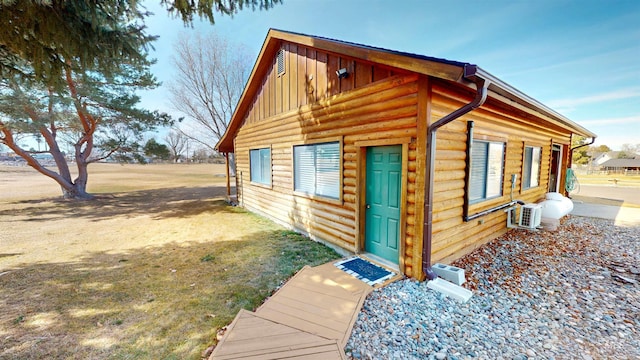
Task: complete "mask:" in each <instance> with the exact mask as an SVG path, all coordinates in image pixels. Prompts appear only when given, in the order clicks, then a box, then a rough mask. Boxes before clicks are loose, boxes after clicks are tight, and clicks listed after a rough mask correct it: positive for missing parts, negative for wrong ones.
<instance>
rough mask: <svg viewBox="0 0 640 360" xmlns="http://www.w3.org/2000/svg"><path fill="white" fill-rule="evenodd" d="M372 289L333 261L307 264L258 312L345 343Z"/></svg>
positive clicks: (275, 320) (268, 317) (276, 320)
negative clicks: (315, 265)
mask: <svg viewBox="0 0 640 360" xmlns="http://www.w3.org/2000/svg"><path fill="white" fill-rule="evenodd" d="M327 265H328V266H327ZM372 289H373V288H372V287H371V286H369V285H367V284H365V283H363V282H362V281H360V280H358V279H355V278H353V277H352V276H350V275H348V274H346V273H344V272H343V271H341V270H340V269H338V268H336V267H335V266H333V264H325V265H321V266H318V267H315V268H309V267H305V268H303V269H302V270H301V271H299V272H298V274H296V275H295V276H294V277H293V278H291V279H290V280H289V281H288V282H287V283H286V284H285V285H284V286H283V287H282V288H281V289H280V290H278V292H277V293H276V294H274V295H273V296H272V297H271V298H269V299H268V300H267V301H266V302H265V303H264V304H263V305H262V306H261V307H260V308H259V309H258V310H256V313H257V314H258V315H260V316H261V317H263V318H265V319H269V320H271V321H274V322H276V323H280V324H284V325H287V326H290V327H293V328H295V329H298V330H302V331H305V332H308V333H310V334H314V335H317V336H321V337H323V338H326V339H331V340H337V341H338V343H339V344H340V345H342V346H344V345H345V344H346V342H347V340H349V336H350V335H351V329H352V328H353V324H354V323H355V320H356V318H357V316H358V313H359V311H360V308H361V307H362V304H363V302H364V299H365V298H366V296H367V295H368V294H369V292H371V290H372Z"/></svg>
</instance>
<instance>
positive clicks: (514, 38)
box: [143, 0, 640, 149]
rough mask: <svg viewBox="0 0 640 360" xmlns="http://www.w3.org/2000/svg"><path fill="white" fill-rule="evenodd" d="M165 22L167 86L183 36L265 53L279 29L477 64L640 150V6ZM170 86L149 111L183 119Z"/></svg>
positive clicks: (633, 2) (307, 13) (246, 15)
mask: <svg viewBox="0 0 640 360" xmlns="http://www.w3.org/2000/svg"><path fill="white" fill-rule="evenodd" d="M157 3H159V0H153V1H146V2H145V5H146V6H147V7H148V9H149V10H151V11H153V12H154V13H155V15H154V16H153V17H152V18H150V19H148V21H147V25H148V26H149V33H150V34H155V35H159V36H160V39H159V40H158V41H157V42H156V43H155V48H156V49H155V51H153V52H152V56H153V57H154V58H156V59H157V61H158V62H157V64H156V65H155V66H154V67H153V72H154V74H155V75H156V76H157V77H158V79H159V80H160V81H162V82H164V83H167V82H170V81H171V79H172V78H173V77H174V76H175V73H174V71H173V69H172V61H171V57H172V53H173V44H174V43H175V41H176V40H177V38H178V36H179V34H180V33H187V34H189V33H194V32H201V33H205V34H206V33H210V32H216V33H218V34H219V35H222V36H224V37H226V38H227V39H229V41H231V42H234V43H237V44H242V45H244V46H246V47H247V48H248V50H249V53H250V54H251V56H252V59H251V62H253V61H255V58H256V57H257V55H258V52H259V51H260V48H261V46H262V43H263V41H264V39H265V37H266V34H267V31H268V30H269V28H277V29H282V30H288V31H294V32H301V33H305V34H310V35H318V36H324V37H329V38H336V39H340V40H346V41H352V42H357V43H363V44H367V45H372V46H378V47H384V48H389V49H393V50H399V51H406V52H412V53H418V54H422V55H428V56H435V57H442V58H447V59H451V60H457V61H462V62H470V63H475V64H477V65H479V66H480V67H482V68H483V69H485V70H486V71H489V72H490V73H492V74H493V75H495V76H497V77H499V78H500V79H502V80H504V81H506V82H507V83H509V84H511V85H512V86H515V87H516V88H518V89H519V90H521V91H522V92H524V93H526V94H527V95H529V96H531V97H533V98H535V99H537V100H539V101H541V102H542V103H544V104H545V105H547V106H549V107H551V108H553V109H555V110H556V111H558V112H560V113H561V114H563V115H565V116H567V117H568V118H570V119H572V120H573V121H575V122H577V123H579V124H581V125H583V126H585V127H586V128H588V129H589V130H591V131H593V132H595V133H596V134H598V139H597V141H596V145H601V144H605V145H608V146H610V147H612V148H613V149H619V147H620V146H621V145H622V144H624V143H631V144H640V1H637V0H625V1H615V0H614V1H605V0H602V1H595V0H583V1H575V0H570V1H561V0H555V1H551V0H536V1H534V0H530V1H524V0H520V1H518V0H516V1H502V0H501V1H498V0H488V1H486V0H485V1H473V0H467V1H457V0H456V1H451V0H449V1H440V2H436V1H381V0H353V1H348V0H284V2H283V4H280V5H276V6H275V7H274V8H273V9H271V10H269V11H255V12H252V11H251V10H249V11H246V10H245V11H243V12H241V13H238V14H237V15H235V16H234V17H233V18H230V17H224V16H218V17H217V18H216V24H215V25H210V24H209V23H208V22H200V21H197V22H196V23H195V24H194V26H193V28H189V27H185V26H184V25H183V24H182V22H181V21H180V20H177V19H170V18H169V16H168V15H167V13H166V11H164V10H162V9H161V8H159V7H158V5H157ZM168 97H169V94H168V92H167V91H166V89H165V88H164V87H160V88H159V89H156V90H154V91H152V92H147V93H144V94H143V105H144V106H146V107H148V108H150V109H158V110H162V111H167V112H169V113H172V114H175V115H177V116H178V115H179V113H176V112H175V111H173V110H172V109H171V108H170V107H169V105H168V104H169V101H168Z"/></svg>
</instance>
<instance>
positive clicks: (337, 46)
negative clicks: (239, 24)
mask: <svg viewBox="0 0 640 360" xmlns="http://www.w3.org/2000/svg"><path fill="white" fill-rule="evenodd" d="M271 32H273V36H274V37H275V38H278V39H280V40H284V41H290V42H294V43H297V44H301V45H304V46H308V47H312V48H315V49H318V50H324V51H327V52H332V53H336V54H340V55H346V56H349V57H352V58H355V59H360V60H365V61H368V62H372V63H377V64H381V65H386V66H391V67H395V68H399V69H403V70H407V71H412V72H415V73H419V74H425V75H430V76H435V77H438V78H441V79H446V80H451V81H459V80H460V79H461V78H462V73H463V67H461V66H456V65H452V64H447V63H443V62H438V61H429V60H424V59H416V58H411V57H409V56H406V55H401V54H396V53H394V52H392V51H385V50H383V49H377V48H376V49H369V48H367V47H366V46H358V45H356V44H353V45H352V44H347V43H342V42H340V41H339V40H330V39H324V38H318V37H313V36H307V35H302V34H295V33H290V32H283V31H280V30H270V32H269V33H270V34H271Z"/></svg>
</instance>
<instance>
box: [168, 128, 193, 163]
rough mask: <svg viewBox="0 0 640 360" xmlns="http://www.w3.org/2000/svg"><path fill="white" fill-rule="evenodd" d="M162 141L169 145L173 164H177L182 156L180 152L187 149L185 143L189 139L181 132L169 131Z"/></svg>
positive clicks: (176, 130)
mask: <svg viewBox="0 0 640 360" xmlns="http://www.w3.org/2000/svg"><path fill="white" fill-rule="evenodd" d="M164 141H166V142H167V145H169V150H170V151H171V158H172V159H173V162H178V160H180V157H181V156H182V152H183V151H184V150H185V148H186V147H187V141H189V139H188V138H187V137H186V136H185V135H184V134H183V133H182V131H180V130H178V129H171V131H170V132H169V133H168V134H167V136H166V137H165V138H164Z"/></svg>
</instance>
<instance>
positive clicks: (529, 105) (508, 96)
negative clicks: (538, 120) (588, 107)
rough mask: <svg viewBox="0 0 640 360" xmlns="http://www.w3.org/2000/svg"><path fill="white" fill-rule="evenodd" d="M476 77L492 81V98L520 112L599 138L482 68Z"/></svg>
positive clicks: (471, 86) (469, 85)
mask: <svg viewBox="0 0 640 360" xmlns="http://www.w3.org/2000/svg"><path fill="white" fill-rule="evenodd" d="M474 76H479V77H481V78H484V79H488V80H489V81H491V85H490V86H489V91H490V93H493V94H492V95H491V97H493V98H495V99H497V100H500V101H502V102H504V103H506V104H508V105H510V106H513V107H515V108H517V109H519V110H522V111H525V112H527V113H529V114H531V115H536V116H539V117H542V118H543V119H544V120H546V121H549V122H551V123H553V124H556V125H558V126H561V127H563V128H568V129H570V130H571V131H572V132H574V133H576V134H578V135H581V136H585V137H588V138H595V137H597V135H596V134H594V133H592V132H591V131H589V130H587V129H586V128H584V127H582V126H580V125H578V124H576V123H575V122H573V121H571V120H569V119H568V118H566V117H565V116H564V115H562V114H560V113H558V112H557V111H555V110H553V109H551V108H549V107H548V106H546V105H544V104H542V103H541V102H539V101H538V100H536V99H534V98H532V97H530V96H528V95H526V94H524V93H523V92H521V91H520V90H518V89H516V88H514V87H513V86H511V85H509V84H507V83H506V82H504V81H502V80H500V79H499V78H497V77H495V76H494V75H492V74H491V73H489V72H487V71H485V70H484V69H482V68H480V67H478V68H477V71H476V74H475V75H474ZM460 83H462V84H464V85H466V86H467V87H470V88H473V85H472V84H473V83H471V82H468V81H461V82H460Z"/></svg>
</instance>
